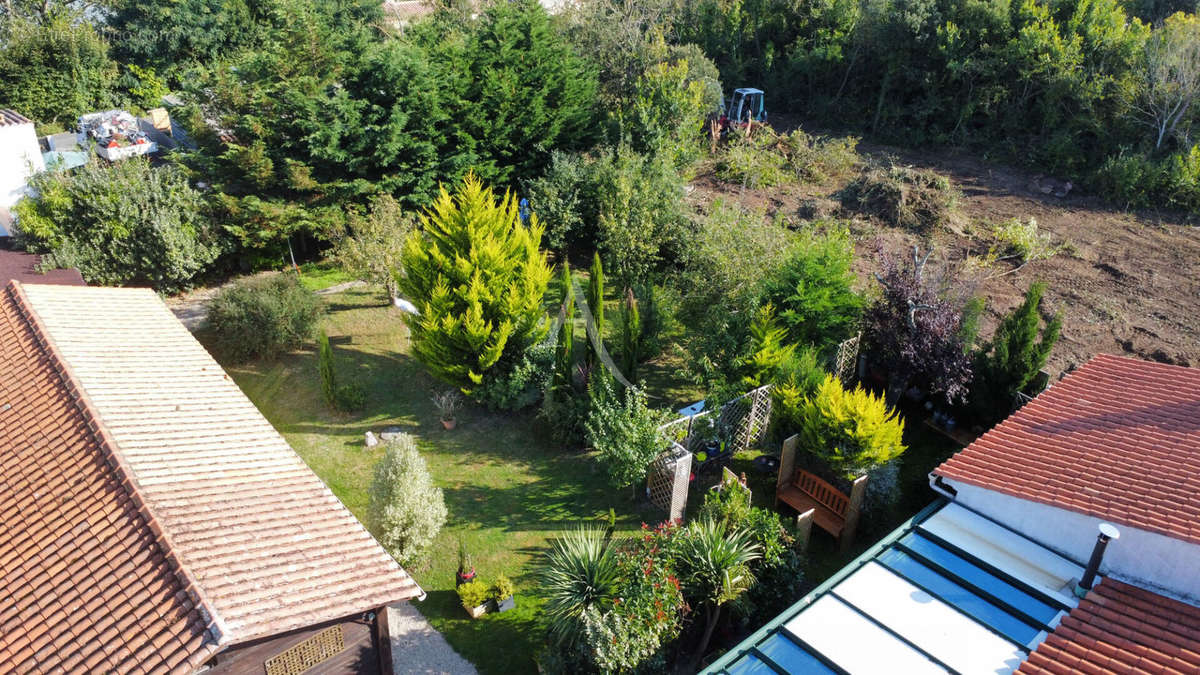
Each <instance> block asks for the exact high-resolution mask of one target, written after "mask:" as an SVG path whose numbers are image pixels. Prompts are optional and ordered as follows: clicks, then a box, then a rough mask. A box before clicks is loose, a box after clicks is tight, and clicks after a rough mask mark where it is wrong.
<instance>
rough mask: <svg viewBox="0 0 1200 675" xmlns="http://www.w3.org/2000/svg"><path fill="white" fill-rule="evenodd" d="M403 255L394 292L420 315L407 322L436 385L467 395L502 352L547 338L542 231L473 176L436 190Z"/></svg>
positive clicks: (546, 275) (546, 272) (515, 351)
mask: <svg viewBox="0 0 1200 675" xmlns="http://www.w3.org/2000/svg"><path fill="white" fill-rule="evenodd" d="M421 228H422V231H421V232H414V233H413V234H412V235H410V236H409V238H408V241H407V243H406V244H405V247H404V252H403V253H402V255H401V263H402V264H403V268H404V274H403V276H401V277H399V278H398V279H397V282H398V285H399V289H400V291H401V292H402V293H403V294H404V295H405V296H406V297H407V298H408V299H409V300H411V301H412V302H413V304H415V305H416V306H417V308H418V309H419V310H420V314H419V315H409V316H406V321H407V322H408V325H409V329H410V331H411V332H412V344H413V352H414V354H415V355H416V356H417V358H418V359H420V360H421V362H422V363H424V364H425V365H426V366H427V367H428V368H429V369H430V370H431V371H432V372H433V374H434V375H436V376H437V377H439V378H441V379H443V380H445V381H446V382H449V383H451V384H454V385H455V386H458V387H459V388H461V389H462V390H463V392H464V393H467V394H470V393H471V392H472V391H473V390H474V389H475V388H476V387H477V386H478V385H479V384H480V383H482V382H483V377H484V374H485V373H487V371H488V370H489V369H491V368H492V367H493V366H495V365H496V364H497V362H498V361H500V358H501V357H502V356H504V355H505V354H506V353H507V354H509V356H510V358H511V357H515V356H516V355H519V354H521V353H522V352H524V350H525V349H526V348H527V347H529V346H530V345H532V344H533V343H535V342H537V341H538V340H540V339H541V338H542V337H544V336H545V333H546V330H547V323H546V314H545V311H544V309H543V308H542V300H543V298H544V297H545V295H546V287H547V285H548V283H549V281H550V276H551V271H550V266H549V265H548V264H547V263H546V257H545V254H544V253H542V251H540V250H539V249H538V242H539V241H540V240H541V237H542V227H541V225H540V224H539V223H538V221H537V217H536V216H534V217H532V218H531V220H530V224H529V226H528V227H526V226H525V225H522V224H521V216H520V213H519V209H518V206H517V200H516V198H515V197H514V196H512V195H511V194H508V193H506V194H505V195H504V197H503V198H501V199H499V200H497V198H496V196H495V193H494V192H493V191H492V189H491V188H486V187H484V186H483V184H482V183H481V182H480V181H479V179H478V178H476V177H475V176H473V175H468V176H467V177H466V178H464V179H463V181H462V183H461V185H460V186H459V187H458V189H457V190H456V191H455V193H454V194H453V195H451V194H450V193H449V192H447V191H446V190H445V189H443V190H442V192H441V195H440V196H439V197H438V198H437V200H436V201H434V203H433V205H432V206H431V207H430V208H429V210H428V211H427V212H426V213H425V214H424V215H423V216H422V217H421Z"/></svg>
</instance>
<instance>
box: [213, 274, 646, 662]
mask: <svg viewBox="0 0 1200 675" xmlns="http://www.w3.org/2000/svg"><path fill="white" fill-rule="evenodd" d="M327 302H328V310H329V313H328V316H327V318H326V320H325V324H324V327H325V330H326V331H327V333H328V334H329V337H330V341H331V342H332V343H333V345H334V352H335V358H336V368H337V376H338V378H339V379H340V380H341V381H342V382H346V383H349V382H357V383H358V384H360V385H362V386H363V387H364V388H366V390H367V406H366V409H365V410H363V411H362V412H360V413H356V414H354V415H342V414H338V413H334V412H332V411H330V410H329V408H328V407H327V406H326V405H325V402H324V400H323V399H322V398H321V393H320V385H319V382H318V377H317V363H316V356H315V354H314V353H313V351H312V350H311V349H307V350H304V351H298V352H294V353H291V354H288V355H286V356H284V357H281V358H280V359H278V360H275V361H271V362H255V363H251V364H245V365H227V369H228V371H229V373H230V374H231V375H232V376H233V378H234V379H235V380H236V381H237V383H238V385H239V386H241V388H242V390H243V391H245V392H246V395H247V396H249V397H250V399H251V400H252V401H254V403H255V405H257V406H258V408H259V410H261V411H262V412H263V414H264V415H265V416H266V417H267V419H268V420H270V421H271V423H272V424H273V425H274V426H275V428H276V429H278V430H279V431H280V432H281V433H282V434H283V435H284V437H286V438H287V440H288V442H289V443H290V444H291V445H292V447H293V448H295V449H296V452H298V453H299V454H300V456H301V457H303V458H304V460H305V461H306V462H307V463H308V465H309V466H310V467H312V469H313V470H314V471H316V473H317V474H318V475H319V476H320V477H321V478H322V479H323V480H324V481H325V482H326V484H328V485H329V487H330V488H331V489H332V490H333V492H334V493H335V494H336V495H337V496H338V498H339V499H341V500H342V502H343V503H344V504H345V505H346V506H347V507H349V508H350V510H351V511H353V512H354V514H355V515H356V516H358V517H359V519H360V520H365V518H366V509H367V488H368V486H369V484H370V481H371V475H372V468H373V467H374V465H375V462H377V461H378V460H379V458H380V457H381V456H382V454H383V450H382V448H380V447H376V448H371V449H368V448H366V447H365V444H364V442H363V434H364V432H366V431H368V430H374V431H376V432H378V431H379V430H380V429H381V428H383V427H387V426H399V427H403V428H404V429H405V430H407V431H408V432H409V433H412V434H413V435H414V436H415V437H416V438H417V440H418V443H419V445H420V448H421V453H422V455H423V456H424V457H425V460H426V462H428V464H429V470H430V472H431V473H432V474H433V479H434V482H435V483H436V484H437V485H438V486H439V487H441V488H443V490H444V491H445V497H446V506H447V507H448V508H449V512H450V517H449V521H448V522H447V524H446V527H445V528H444V529H443V530H442V533H441V535H440V536H439V537H438V540H437V543H436V544H435V545H434V547H433V551H432V555H431V556H430V560H429V561H427V562H425V563H423V564H420V565H416V566H414V567H412V568H411V569H410V570H409V571H410V572H411V573H412V574H413V576H414V577H416V579H417V581H418V582H419V583H420V584H421V587H422V588H424V589H425V590H426V591H427V592H428V594H429V597H428V599H426V600H425V601H424V602H414V603H413V604H414V605H415V606H416V607H417V608H418V609H419V610H420V611H421V612H422V613H423V614H424V615H425V616H426V617H427V618H428V619H429V621H430V623H432V624H433V626H434V628H436V629H437V630H439V631H441V632H442V633H443V634H444V635H445V636H446V639H447V640H448V641H449V642H450V644H451V645H452V646H453V647H454V648H455V649H456V650H458V652H459V653H461V654H462V655H463V656H465V657H466V658H467V659H469V660H470V661H472V662H473V663H474V664H475V665H476V666H477V667H478V668H479V670H480V671H481V672H483V673H511V672H529V671H531V670H532V669H533V668H534V663H533V658H534V655H535V654H536V652H537V650H538V649H539V648H540V645H541V644H542V638H543V635H544V625H543V624H542V622H541V619H540V616H539V611H538V610H539V607H540V605H541V603H542V600H541V598H540V597H539V594H538V586H537V581H536V579H535V578H534V574H533V570H534V563H535V560H536V558H537V557H538V556H540V555H541V553H542V552H543V551H544V550H545V548H546V545H547V541H548V540H549V539H551V538H552V537H555V536H558V535H559V534H561V533H562V532H563V531H564V530H566V529H568V528H570V527H573V526H574V525H575V524H576V523H579V522H581V521H583V520H591V519H596V518H599V517H602V516H604V515H606V514H607V513H608V509H609V508H610V507H613V508H615V509H616V510H617V517H618V523H619V525H620V527H621V528H622V529H629V530H632V529H635V528H637V527H639V526H640V524H641V522H642V521H643V520H647V521H652V520H654V519H655V518H656V514H655V513H654V512H653V511H650V510H643V509H642V508H641V507H636V506H634V505H633V504H631V503H630V502H629V499H628V497H627V496H626V494H617V493H616V492H614V491H613V490H611V489H609V488H608V487H607V486H606V484H605V482H604V479H603V476H602V475H600V474H599V473H597V471H596V469H595V467H596V464H595V462H594V461H592V460H590V459H589V458H588V457H586V456H584V455H579V454H576V453H571V452H565V451H563V450H562V449H560V448H559V447H557V446H556V445H555V444H554V443H553V442H552V441H551V440H550V439H549V438H548V437H547V436H546V435H545V434H544V433H542V431H541V430H542V428H543V425H542V424H541V423H540V422H539V421H538V420H536V419H534V417H533V416H532V414H527V413H521V414H513V413H495V414H493V413H488V412H487V411H486V410H483V409H480V408H477V407H474V406H471V405H467V406H466V408H465V409H464V410H463V411H462V412H461V413H460V414H459V416H458V426H457V428H455V429H454V430H452V431H445V430H444V429H442V427H441V424H440V422H439V421H438V417H437V413H436V412H435V410H434V407H433V404H432V402H431V401H430V396H431V394H432V392H433V391H434V390H435V389H437V388H439V385H438V384H437V383H436V382H435V381H434V380H433V379H432V378H431V377H430V376H429V374H428V373H427V372H426V371H425V369H424V367H423V366H421V364H420V363H418V362H417V361H416V360H415V359H413V358H412V357H411V356H410V349H409V347H410V345H409V341H408V331H407V329H406V328H405V327H404V324H403V320H402V318H401V315H400V312H399V310H396V309H393V308H390V307H386V306H383V305H382V302H383V298H382V295H381V293H379V292H378V291H377V290H375V289H373V288H371V287H361V288H354V289H350V290H347V291H344V292H342V293H338V294H336V295H332V296H330V297H329V298H328V299H327ZM460 538H461V539H462V541H463V542H464V543H465V544H466V546H467V549H468V551H469V552H470V553H471V556H472V558H473V561H474V564H475V569H476V570H477V572H478V573H479V578H481V579H483V580H484V581H485V582H490V581H491V580H493V579H495V577H496V575H497V574H499V573H501V572H503V573H504V574H506V575H508V576H509V578H511V579H512V580H513V581H514V582H515V583H516V584H517V609H516V610H513V611H510V612H505V613H504V614H489V615H487V616H486V617H484V618H483V619H479V620H472V619H469V618H467V616H466V614H465V612H464V611H463V609H462V607H461V606H460V605H459V602H458V596H457V595H456V594H455V593H454V573H455V571H456V569H457V566H458V559H457V551H458V541H459V539H460Z"/></svg>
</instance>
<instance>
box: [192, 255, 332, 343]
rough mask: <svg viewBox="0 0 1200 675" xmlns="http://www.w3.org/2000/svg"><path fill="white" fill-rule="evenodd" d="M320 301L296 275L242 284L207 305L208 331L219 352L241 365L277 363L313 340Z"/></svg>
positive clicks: (222, 292)
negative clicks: (261, 361) (245, 362)
mask: <svg viewBox="0 0 1200 675" xmlns="http://www.w3.org/2000/svg"><path fill="white" fill-rule="evenodd" d="M321 311H322V308H321V301H320V299H319V298H318V297H317V296H316V295H314V294H313V293H311V292H310V291H308V289H306V288H304V286H302V285H301V284H300V280H299V279H298V278H297V277H296V275H294V274H290V273H281V274H274V275H271V276H269V277H266V278H252V279H242V280H239V281H236V282H234V283H233V284H232V285H230V286H228V287H227V288H225V289H223V290H221V292H220V293H218V294H217V295H216V297H214V298H213V299H212V302H210V303H209V306H208V318H207V319H206V326H207V328H208V330H210V331H211V332H212V334H213V336H214V340H215V347H216V348H217V350H218V351H220V352H221V353H223V354H226V355H228V356H229V357H230V358H233V359H236V360H247V359H252V358H274V357H275V356H277V355H279V354H280V353H281V352H283V351H284V350H287V349H294V348H296V347H299V346H300V345H302V344H304V342H305V341H306V340H308V339H309V338H311V337H312V335H313V331H314V330H315V329H316V325H317V320H318V319H319V318H320V317H321Z"/></svg>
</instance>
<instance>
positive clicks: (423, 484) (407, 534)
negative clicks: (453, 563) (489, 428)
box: [367, 434, 487, 607]
mask: <svg viewBox="0 0 1200 675" xmlns="http://www.w3.org/2000/svg"><path fill="white" fill-rule="evenodd" d="M369 494H370V501H369V502H368V505H367V522H368V524H369V525H370V528H371V532H372V534H374V535H375V538H376V539H378V540H379V543H380V544H382V545H383V547H384V548H385V549H387V550H388V552H389V553H391V554H392V556H393V557H394V558H396V560H398V561H400V563H401V564H402V565H409V564H411V563H413V562H414V561H416V560H419V559H420V558H421V557H422V556H423V555H425V553H426V552H427V551H428V550H429V547H430V545H432V544H433V540H434V539H436V538H437V535H438V532H440V531H441V529H442V526H443V525H445V524H446V513H447V512H446V501H445V498H444V497H443V496H442V489H441V488H436V487H434V486H433V477H432V476H430V475H429V469H428V468H426V466H425V458H423V457H421V453H420V452H418V451H417V444H416V442H415V441H414V440H413V438H412V436H409V435H408V434H401V435H400V437H399V438H397V439H396V440H394V441H390V442H388V443H387V446H386V447H385V450H384V455H383V459H381V460H379V463H378V464H376V465H375V477H374V479H373V480H372V481H371V488H370V491H369ZM480 586H481V587H482V588H483V598H484V599H486V598H487V587H486V586H483V584H480ZM481 603H482V600H481V601H480V602H478V603H475V605H478V604H481ZM475 605H471V606H472V607H474V606H475Z"/></svg>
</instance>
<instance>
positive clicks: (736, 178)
mask: <svg viewBox="0 0 1200 675" xmlns="http://www.w3.org/2000/svg"><path fill="white" fill-rule="evenodd" d="M730 134H731V138H730V141H729V144H728V145H727V146H726V148H725V151H724V153H722V155H721V158H720V159H719V160H718V161H717V177H718V178H720V179H722V180H727V181H729V182H731V183H737V184H739V185H743V186H745V187H748V188H751V189H758V188H768V187H772V186H775V185H782V184H784V183H788V182H791V181H792V180H794V179H795V176H794V175H793V174H792V173H791V172H789V171H788V163H787V157H785V156H784V154H783V153H781V152H779V151H778V148H777V147H776V146H777V144H778V139H779V137H778V136H776V135H775V133H774V132H773V131H771V129H770V128H769V127H761V128H757V129H756V130H755V131H754V132H753V133H751V134H746V133H744V132H741V131H736V130H735V131H732V132H730Z"/></svg>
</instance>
